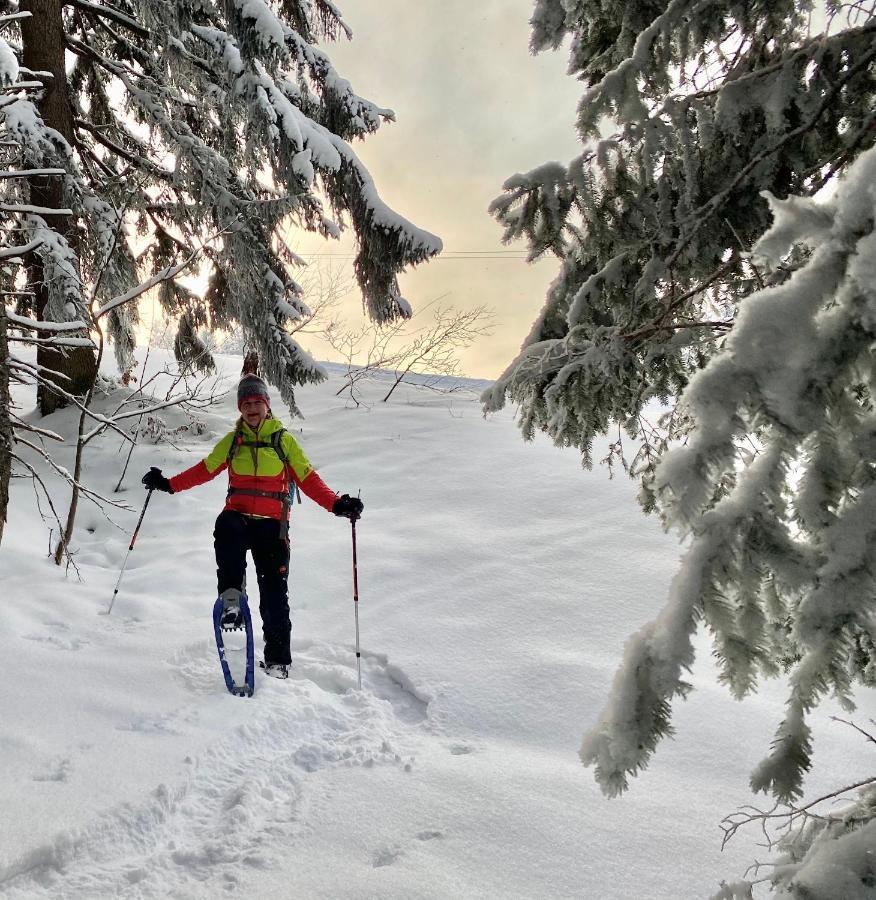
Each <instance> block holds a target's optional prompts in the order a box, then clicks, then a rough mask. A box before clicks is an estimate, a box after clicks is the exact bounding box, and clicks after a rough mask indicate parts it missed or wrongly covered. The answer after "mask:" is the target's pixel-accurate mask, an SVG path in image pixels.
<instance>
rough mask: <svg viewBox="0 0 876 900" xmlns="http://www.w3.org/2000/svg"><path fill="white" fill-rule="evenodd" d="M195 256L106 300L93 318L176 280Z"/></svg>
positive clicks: (97, 317)
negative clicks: (165, 282) (159, 285)
mask: <svg viewBox="0 0 876 900" xmlns="http://www.w3.org/2000/svg"><path fill="white" fill-rule="evenodd" d="M196 256H197V252H195V253H193V254H192V255H191V256H190V257H189V258H188V259H186V260H184V261H183V262H181V263H177V264H176V265H174V266H167V267H166V268H164V269H162V270H161V271H160V272H157V273H156V274H155V275H153V276H152V277H151V278H147V279H146V281H141V282H140V284H138V285H136V286H135V287H132V288H131V289H130V290H129V291H125V293H124V294H120V295H119V296H118V297H113V298H112V300H108V301H107V302H106V303H104V304H103V306H100V307H98V308H97V309H96V310H95V312H94V318H95V319H99V318H100V317H101V316H104V315H106V314H107V313H108V312H110V311H111V310H114V309H116V308H117V307H119V306H123V305H124V304H125V303H130V302H131V300H135V299H136V298H137V297H139V296H140V295H141V294H145V293H146V291H148V290H151V289H152V288H154V287H155V286H156V285H158V284H161V283H162V282H163V281H170V280H171V279H172V278H176V276H177V275H179V273H180V272H182V271H183V270H185V269H187V268H188V267H189V266H190V265H191V264H192V261H193V260H194V259H195V257H196Z"/></svg>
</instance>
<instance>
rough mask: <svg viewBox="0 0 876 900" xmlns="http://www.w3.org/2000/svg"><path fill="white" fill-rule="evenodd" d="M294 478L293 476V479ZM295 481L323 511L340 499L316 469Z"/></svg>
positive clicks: (330, 508)
mask: <svg viewBox="0 0 876 900" xmlns="http://www.w3.org/2000/svg"><path fill="white" fill-rule="evenodd" d="M290 471H291V469H290ZM294 477H295V476H294V474H293V478H294ZM295 480H296V482H298V486H299V487H300V488H301V490H302V491H304V493H305V494H307V496H308V497H310V499H311V500H313V501H314V503H318V504H319V505H320V506H321V507H322V508H323V509H327V510H328V511H329V512H331V511H332V507H333V506H334V505H335V500H337V499H338V495H337V494H336V493H335V492H334V491H333V490H332V489H331V488H330V487H329V486H328V485H327V484H326V483H325V482H324V481H323V480H322V479H321V478H320V477H319V475H317V474H316V471H315V470H314V469H311V470H310V472H309V473H308V474H307V475H306V476H305V478H304V480H303V481H298V479H297V478H296V479H295ZM171 486H172V485H171Z"/></svg>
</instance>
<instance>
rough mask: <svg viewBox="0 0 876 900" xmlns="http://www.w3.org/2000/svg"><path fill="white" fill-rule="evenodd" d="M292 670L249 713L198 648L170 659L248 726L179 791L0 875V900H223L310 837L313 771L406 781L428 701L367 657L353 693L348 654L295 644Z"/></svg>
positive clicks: (111, 817)
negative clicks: (389, 770)
mask: <svg viewBox="0 0 876 900" xmlns="http://www.w3.org/2000/svg"><path fill="white" fill-rule="evenodd" d="M293 659H294V662H293V668H292V672H291V674H290V680H288V681H285V682H277V681H274V680H272V679H270V678H264V677H262V678H260V679H259V680H258V682H257V685H256V694H255V698H254V699H253V700H246V701H243V700H240V699H238V698H235V697H231V696H230V695H228V694H227V692H226V691H225V686H224V683H223V681H222V673H221V671H220V669H219V664H218V662H217V661H216V659H215V652H214V651H213V648H211V647H210V646H209V642H208V641H204V642H203V645H201V644H200V643H199V644H198V645H196V646H192V647H189V648H187V650H186V652H184V653H183V654H180V655H179V656H178V657H177V658H176V659H174V660H172V664H173V665H175V666H177V668H178V670H179V673H180V676H181V677H182V678H183V679H184V681H185V682H186V684H187V685H188V686H189V687H190V688H191V689H192V690H193V691H194V692H195V693H197V694H201V695H203V694H206V693H215V694H217V695H224V696H223V697H222V701H223V702H228V703H230V704H234V703H237V704H243V703H246V709H247V710H249V711H250V714H249V716H248V717H247V720H246V721H245V723H244V724H241V725H239V726H237V727H236V728H233V729H231V730H229V731H228V732H227V733H226V734H225V735H224V737H223V738H222V739H221V740H220V741H219V743H217V744H216V745H215V746H214V747H212V748H211V749H208V750H207V751H206V752H204V753H202V754H201V756H200V757H199V758H198V759H197V760H196V761H193V762H190V765H191V772H190V774H189V775H188V777H186V778H184V779H182V780H181V783H178V784H176V785H173V786H168V785H163V784H162V785H160V786H159V787H158V788H157V789H155V790H154V791H152V793H151V794H150V795H149V796H148V797H146V798H145V799H143V800H142V802H138V803H134V804H125V805H123V806H121V807H118V808H116V809H114V810H112V811H110V812H108V813H106V814H104V815H101V816H99V817H98V818H97V819H95V820H94V821H93V822H92V823H91V824H89V825H87V826H85V827H84V828H81V829H78V830H75V831H70V832H66V833H61V834H60V835H58V836H57V837H56V838H55V839H54V840H53V841H52V842H50V843H47V844H45V845H43V846H41V847H38V848H36V849H34V850H32V851H31V852H29V853H27V854H26V855H24V856H23V857H21V858H19V859H17V860H15V861H13V862H12V863H11V864H10V865H8V866H6V867H5V869H0V896H2V897H3V898H4V900H48V898H52V900H57V898H58V897H64V898H65V900H98V898H105V897H106V898H109V897H113V898H132V900H133V898H142V900H146V898H153V897H154V898H159V897H160V898H165V897H170V898H185V900H192V898H200V897H205V898H206V897H215V896H216V895H217V893H220V894H221V893H225V892H229V893H233V892H235V890H236V889H237V888H238V887H240V888H243V887H244V884H243V883H242V879H245V876H246V872H247V870H248V869H250V868H251V867H255V868H268V867H272V865H273V864H274V861H275V859H277V858H278V857H279V856H281V855H283V854H288V852H289V850H290V847H291V846H293V844H294V840H295V836H296V835H297V834H299V833H301V832H302V830H304V829H306V828H307V827H308V826H307V824H306V823H307V818H308V817H307V815H306V812H307V805H308V793H309V791H308V786H309V782H311V779H313V778H315V777H318V775H317V773H319V771H320V770H323V769H331V768H338V767H347V768H350V767H358V766H363V767H371V766H375V765H395V766H400V767H403V768H405V769H407V770H409V769H410V761H411V759H412V757H411V753H410V748H409V739H410V738H412V737H413V735H412V733H411V728H412V727H416V726H417V725H418V724H419V723H421V722H423V721H424V720H426V718H427V715H428V710H427V708H428V702H429V701H428V698H427V697H425V696H424V695H423V694H422V692H420V691H418V690H417V689H415V687H414V686H413V685H412V684H411V683H410V680H409V679H408V678H407V676H405V675H404V673H403V672H401V671H400V670H399V669H397V668H395V667H393V666H391V665H389V664H388V663H387V660H386V659H385V658H384V657H381V656H378V655H375V654H365V655H364V656H363V659H362V682H363V689H362V691H361V692H360V691H358V690H356V669H355V656H354V653H353V651H352V650H351V649H350V648H347V647H334V646H331V645H327V644H321V643H310V642H297V644H296V645H294V646H293ZM226 698H227V699H226ZM393 859H394V857H393ZM389 861H390V860H389V858H388V857H387V862H389ZM387 862H382V863H380V862H378V863H376V864H378V865H385V864H387Z"/></svg>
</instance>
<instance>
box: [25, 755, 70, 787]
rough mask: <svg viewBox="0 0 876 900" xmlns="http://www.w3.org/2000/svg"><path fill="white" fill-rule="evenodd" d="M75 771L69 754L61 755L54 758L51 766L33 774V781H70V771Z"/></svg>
mask: <svg viewBox="0 0 876 900" xmlns="http://www.w3.org/2000/svg"><path fill="white" fill-rule="evenodd" d="M72 771H73V763H72V761H71V759H70V757H69V756H59V757H57V758H56V759H54V760H52V762H51V763H50V764H49V767H48V768H47V769H46V770H45V771H43V772H39V773H37V774H36V775H34V776H32V778H31V781H44V782H48V781H58V782H61V781H69V780H70V772H72Z"/></svg>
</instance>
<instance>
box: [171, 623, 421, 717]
mask: <svg viewBox="0 0 876 900" xmlns="http://www.w3.org/2000/svg"><path fill="white" fill-rule="evenodd" d="M361 662H362V691H363V693H364V694H366V695H367V696H369V697H372V698H376V699H377V700H379V701H381V702H384V703H387V704H389V706H390V707H391V709H392V712H393V714H394V715H395V717H396V718H397V719H399V720H400V721H402V722H404V723H406V724H410V725H416V724H418V723H420V722H422V721H424V720H425V719H426V718H427V717H428V715H429V703H430V701H431V698H430V697H429V696H428V694H426V693H425V692H424V691H422V690H421V689H419V688H417V687H416V686H415V685H414V684H413V682H412V681H411V679H410V678H409V677H408V676H407V675H406V674H405V672H404V671H403V670H402V669H400V668H399V667H398V666H394V665H392V664H391V663H390V662H389V661H388V660H387V658H386V657H385V656H382V655H380V654H377V653H368V652H364V653H363V654H362V659H361ZM170 664H171V665H172V666H173V667H174V668H175V669H176V671H177V673H178V675H179V677H180V678H182V680H183V681H184V682H185V684H186V685H187V687H188V688H189V690H191V691H194V692H195V693H197V694H223V693H225V683H224V681H223V680H222V672H221V669H220V668H219V659H218V656H217V654H216V647H215V644H214V643H213V642H212V641H211V640H209V639H207V640H203V641H198V642H197V643H195V644H190V645H189V646H187V647H184V648H183V649H182V650H179V651H177V652H176V653H175V654H174V655H173V656H172V657H171V659H170ZM289 677H290V679H291V680H292V681H297V682H310V683H312V684H314V685H316V687H318V688H319V689H320V690H322V691H325V692H326V693H328V694H334V695H338V696H344V695H352V693H353V692H355V691H356V690H357V680H356V657H355V653H354V651H353V650H352V649H351V648H350V647H345V646H338V645H335V644H324V643H319V642H315V641H304V640H296V641H293V643H292V666H291V669H290V672H289ZM260 687H271V688H275V689H285V688H287V687H289V685H285V686H284V685H283V684H274V683H273V681H272V680H271V679H269V678H264V677H263V676H262V675H261V674H260V673H257V675H256V697H258V693H259V689H260Z"/></svg>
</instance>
